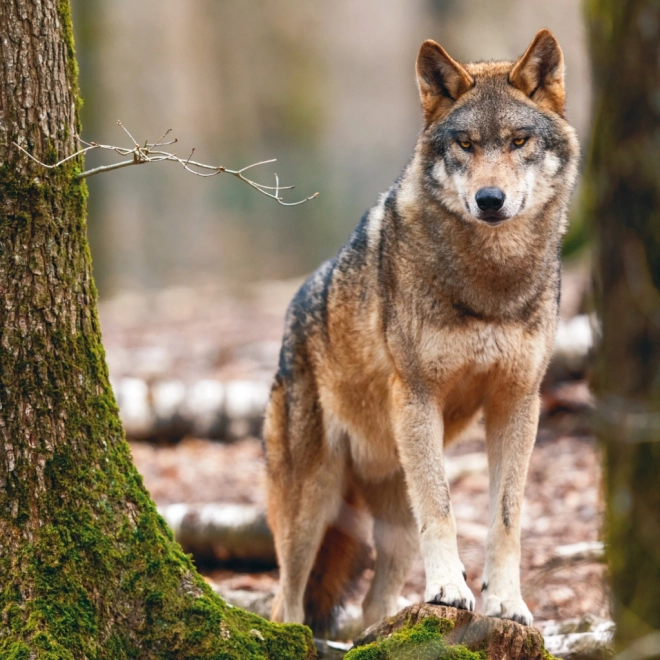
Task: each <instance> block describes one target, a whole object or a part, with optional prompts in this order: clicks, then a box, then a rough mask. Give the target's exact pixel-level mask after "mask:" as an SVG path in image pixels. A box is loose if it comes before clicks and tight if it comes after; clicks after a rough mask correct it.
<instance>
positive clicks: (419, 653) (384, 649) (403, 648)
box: [345, 617, 486, 660]
mask: <svg viewBox="0 0 660 660" xmlns="http://www.w3.org/2000/svg"><path fill="white" fill-rule="evenodd" d="M453 625H454V624H453V623H452V622H451V621H448V620H447V619H439V618H437V617H428V618H426V619H424V620H422V621H420V622H419V623H417V624H415V625H414V626H409V627H405V628H403V629H402V630H400V631H398V632H395V633H394V634H393V635H391V636H390V637H388V638H386V639H383V640H378V641H376V642H372V643H371V644H367V645H365V646H361V647H359V648H356V649H352V650H351V651H349V652H348V654H347V655H346V658H345V660H394V659H395V658H396V660H441V659H442V660H486V656H485V654H484V653H483V652H481V651H479V652H474V651H470V650H469V649H467V648H466V647H464V646H450V645H448V644H447V643H446V642H445V639H444V637H445V635H446V634H447V633H448V632H449V631H450V630H451V629H452V628H453Z"/></svg>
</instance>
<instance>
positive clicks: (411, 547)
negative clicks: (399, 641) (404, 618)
mask: <svg viewBox="0 0 660 660" xmlns="http://www.w3.org/2000/svg"><path fill="white" fill-rule="evenodd" d="M362 492H363V494H364V495H365V497H366V500H367V504H368V506H369V508H370V511H371V513H372V515H373V516H374V545H375V547H376V565H375V567H374V568H375V573H374V578H373V580H372V582H371V587H370V588H369V592H368V593H367V595H366V597H365V599H364V602H363V603H362V613H363V622H364V625H365V626H370V625H371V624H372V623H376V622H377V621H380V620H381V619H382V618H383V617H386V616H392V615H393V614H396V613H397V612H398V611H399V605H398V600H399V595H400V593H401V587H402V586H403V583H404V582H405V580H406V578H407V577H408V573H409V572H410V565H411V564H412V560H413V558H414V556H415V552H416V551H417V549H418V547H419V539H418V535H417V529H416V528H415V519H414V518H413V515H412V511H411V509H410V502H409V500H408V494H407V492H406V484H405V481H404V477H403V473H402V472H398V473H397V474H396V475H394V476H393V477H390V478H388V479H385V480H383V481H379V482H377V483H375V484H369V485H367V486H366V487H365V488H364V489H363V490H362Z"/></svg>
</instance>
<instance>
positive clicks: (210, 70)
mask: <svg viewBox="0 0 660 660" xmlns="http://www.w3.org/2000/svg"><path fill="white" fill-rule="evenodd" d="M72 5H73V9H74V18H75V20H74V27H75V29H76V30H77V43H78V45H79V53H78V55H79V60H80V64H81V87H82V91H83V96H84V97H85V105H84V106H83V108H82V118H83V126H84V137H86V138H87V139H93V140H97V141H101V142H106V143H110V144H115V143H117V142H118V141H121V140H122V139H123V137H124V136H123V133H121V131H119V130H118V129H117V127H116V125H115V121H116V120H117V119H121V120H122V121H123V122H124V124H125V125H126V126H127V127H128V128H129V129H130V130H131V132H132V133H133V134H134V135H135V137H136V138H137V139H144V138H146V137H149V136H150V137H152V138H155V137H158V135H160V134H161V133H162V131H164V130H165V129H166V128H173V129H174V134H175V135H176V136H177V137H178V138H179V139H180V141H181V142H180V145H178V148H179V149H180V152H181V153H180V155H187V153H188V151H187V150H189V149H190V148H191V147H193V146H194V147H196V148H197V150H196V152H195V155H196V157H197V158H198V159H199V160H202V161H203V162H213V163H216V162H217V163H221V164H225V165H227V166H229V167H239V166H241V165H245V164H247V163H252V162H255V161H258V160H262V159H265V158H272V157H277V158H278V163H277V164H276V165H275V166H267V167H265V168H264V169H263V170H261V171H260V173H261V175H262V176H263V178H262V179H261V180H265V179H270V177H272V172H273V171H276V172H277V173H278V174H279V176H280V179H281V180H282V181H283V182H287V183H295V184H296V186H297V192H299V193H301V196H303V197H304V196H306V195H307V194H311V193H312V192H315V191H319V192H320V193H321V194H320V196H319V198H318V199H316V200H315V201H314V202H312V203H309V204H305V205H304V206H301V207H299V208H293V209H284V208H280V207H277V205H268V204H265V205H264V204H263V200H259V199H256V198H255V197H254V195H252V194H251V191H249V190H247V189H246V190H243V189H242V188H241V186H235V185H232V184H231V183H230V182H228V181H227V180H226V179H223V178H222V177H218V178H216V179H213V180H207V181H204V180H201V179H195V180H192V181H191V180H190V177H186V176H182V172H180V171H179V169H178V168H177V167H174V166H171V165H163V166H159V167H157V168H133V169H130V170H127V171H123V172H116V173H114V174H113V175H112V177H95V178H94V179H91V180H90V181H89V187H90V191H91V193H92V195H91V199H90V221H89V224H90V242H91V247H92V253H93V255H94V267H95V275H96V276H97V280H98V282H99V286H100V289H101V295H102V296H103V295H105V294H109V293H112V292H117V291H118V290H123V289H127V288H128V289H130V288H144V287H149V288H160V287H166V286H172V285H182V284H183V285H187V286H194V285H196V284H206V283H208V282H217V281H234V282H249V281H254V280H262V279H273V278H280V279H281V278H290V277H300V276H302V275H303V274H305V273H306V272H309V271H311V270H313V269H314V268H315V267H316V266H317V265H318V264H319V263H320V262H321V261H322V260H324V259H326V258H328V257H330V256H331V255H332V254H334V253H335V251H336V250H337V248H338V247H339V246H340V245H341V244H343V243H344V241H345V240H346V238H347V236H348V234H349V233H350V231H351V230H352V229H353V228H354V227H355V226H356V225H357V222H358V220H359V218H360V217H361V216H362V214H363V212H364V211H365V209H366V208H368V207H369V206H371V205H372V204H373V203H374V202H375V200H376V199H377V196H378V195H379V194H380V193H381V192H383V191H384V190H386V189H387V187H388V186H389V185H390V183H391V182H392V181H393V180H394V179H395V178H396V177H397V176H398V175H399V173H400V171H401V169H402V168H403V166H404V164H405V163H406V161H407V159H408V158H409V157H410V154H411V150H412V148H413V145H414V143H415V140H416V137H417V133H418V131H419V129H420V127H421V112H420V108H419V101H418V95H417V90H416V88H415V76H414V64H415V58H416V56H417V51H418V49H419V46H420V44H421V43H422V41H424V39H427V38H433V39H436V40H437V41H439V42H441V43H442V44H443V45H445V46H446V47H447V48H448V49H449V52H450V53H452V56H454V57H456V58H458V59H462V60H473V59H489V58H505V59H507V58H508V59H515V58H516V57H517V56H519V55H520V54H521V53H522V52H523V50H524V49H525V47H526V46H527V44H528V43H529V40H530V39H531V38H532V36H533V35H534V34H535V33H536V31H537V30H538V29H539V28H540V27H544V26H546V27H549V28H551V29H552V30H553V31H554V32H555V34H556V35H557V36H558V38H559V40H560V42H561V44H562V47H563V49H564V53H565V56H566V62H567V85H568V115H569V118H570V120H571V121H572V123H573V124H574V125H576V126H577V128H578V131H579V133H580V134H581V136H582V137H583V138H584V137H586V133H587V126H588V108H589V77H588V60H587V53H586V44H585V33H584V24H583V21H582V20H581V16H580V6H579V3H577V2H575V0H462V1H461V2H458V1H457V0H409V1H407V2H401V0H361V1H360V2H355V1H354V0H336V1H335V2H332V3H300V2H297V1H296V0H271V1H269V2H265V1H263V0H259V1H258V2H253V3H251V4H250V5H249V7H248V6H247V5H246V4H245V3H244V2H241V1H240V0H188V1H187V2H181V0H142V1H141V2H139V3H136V2H132V1H131V0H114V1H113V2H111V3H109V2H103V1H102V0H72ZM184 152H185V153H184ZM98 159H99V155H98V154H90V156H89V158H88V160H89V163H90V166H93V165H96V164H99V160H98ZM106 162H107V161H106ZM117 191H121V193H118V192H117ZM578 227H579V223H576V224H574V228H573V229H572V230H571V231H572V233H571V235H570V236H569V241H568V245H569V246H572V247H573V248H574V247H576V246H579V245H581V241H582V238H581V237H580V235H579V232H578V233H577V234H576V236H577V239H578V240H577V241H574V240H573V238H574V233H575V231H576V230H577V229H578ZM108 253H111V254H112V257H111V258H107V256H106V254H108Z"/></svg>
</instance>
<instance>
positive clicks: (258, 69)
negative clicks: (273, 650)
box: [72, 0, 612, 657]
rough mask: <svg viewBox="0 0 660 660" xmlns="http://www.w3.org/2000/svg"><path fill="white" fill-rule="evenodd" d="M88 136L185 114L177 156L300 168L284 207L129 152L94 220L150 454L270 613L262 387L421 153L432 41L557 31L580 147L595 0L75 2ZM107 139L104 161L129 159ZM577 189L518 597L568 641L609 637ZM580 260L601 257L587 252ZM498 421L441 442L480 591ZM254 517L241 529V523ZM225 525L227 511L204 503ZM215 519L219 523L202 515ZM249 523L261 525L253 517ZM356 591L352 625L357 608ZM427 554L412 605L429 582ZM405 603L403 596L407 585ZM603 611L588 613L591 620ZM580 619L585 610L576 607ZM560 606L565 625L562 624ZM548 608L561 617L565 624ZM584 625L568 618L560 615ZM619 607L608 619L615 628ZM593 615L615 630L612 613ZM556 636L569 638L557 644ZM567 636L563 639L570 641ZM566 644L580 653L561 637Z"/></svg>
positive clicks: (185, 515) (107, 294) (140, 129)
mask: <svg viewBox="0 0 660 660" xmlns="http://www.w3.org/2000/svg"><path fill="white" fill-rule="evenodd" d="M72 6H73V8H74V17H73V19H74V30H75V31H76V40H77V52H78V60H79V64H80V73H81V87H82V95H83V97H84V106H83V116H82V121H83V137H84V138H85V139H86V140H94V141H97V142H101V143H105V144H114V145H125V146H128V147H131V146H132V145H130V144H129V141H128V138H127V136H126V135H125V133H124V132H123V131H122V130H121V128H120V127H118V126H117V125H116V121H117V119H120V120H121V121H122V122H123V124H124V125H125V126H126V127H127V128H128V129H129V130H130V131H131V133H132V134H133V135H134V136H135V138H136V139H137V140H138V141H139V142H141V143H143V142H144V141H145V139H146V138H149V140H150V141H154V140H155V139H157V138H158V137H159V136H160V135H162V133H163V132H164V131H165V130H166V129H168V128H172V129H173V133H172V134H173V135H174V136H176V137H178V138H179V143H178V144H177V145H176V146H174V147H172V149H174V150H176V152H177V154H178V155H179V156H181V157H184V158H185V157H187V156H188V154H189V153H190V150H191V148H192V147H195V148H196V151H195V159H196V160H198V161H200V162H204V163H210V164H214V165H225V166H227V167H229V168H233V169H236V168H240V167H243V166H245V165H248V164H251V163H255V162H257V161H261V160H264V159H267V158H277V159H278V162H277V163H276V164H273V165H266V166H263V167H261V168H259V169H257V170H253V171H252V176H253V177H254V178H255V179H257V180H258V181H260V182H264V183H274V179H273V172H277V173H278V175H279V177H280V181H281V182H282V183H283V184H287V183H295V184H296V190H295V191H292V192H289V193H288V194H287V193H284V195H285V197H286V198H287V199H289V200H291V201H294V200H297V199H301V198H304V197H306V196H308V195H311V194H313V193H314V192H317V191H318V192H319V193H320V195H319V197H318V198H317V199H315V200H313V201H310V202H308V203H306V204H303V205H300V206H294V207H283V206H279V205H278V204H277V203H275V202H274V201H273V200H269V199H267V198H266V197H264V196H262V195H260V194H258V193H257V192H256V191H254V190H252V189H250V188H249V187H248V186H246V185H245V184H244V183H241V182H240V181H237V180H236V179H234V178H232V177H230V176H223V175H220V176H218V177H215V178H211V179H202V178H199V177H195V176H193V175H191V174H188V173H186V172H185V171H183V170H182V169H181V167H180V166H178V165H175V164H172V163H169V164H165V163H163V164H151V165H148V166H145V167H129V168H125V169H121V170H118V171H116V172H112V173H109V174H103V175H99V176H95V177H92V178H91V179H88V183H89V190H90V197H89V214H88V229H89V237H90V242H91V248H92V256H93V263H94V271H95V277H96V281H97V285H98V287H99V290H100V298H101V304H100V320H101V326H102V329H103V343H104V346H105V350H106V356H107V360H108V365H109V369H110V377H111V381H112V384H113V387H114V391H115V395H116V397H117V401H118V404H119V408H120V412H121V416H122V421H123V424H124V428H125V429H126V432H127V435H128V438H129V441H130V443H131V451H132V453H133V458H134V460H135V463H136V465H137V467H138V469H139V471H140V473H141V474H142V476H143V478H144V480H145V484H146V486H147V488H148V489H149V491H150V493H151V495H152V497H153V499H154V500H155V502H156V503H157V504H158V506H159V507H160V509H161V512H162V513H163V515H164V516H165V518H166V520H167V521H168V524H170V526H171V527H172V528H173V530H174V533H175V536H176V538H177V540H179V541H180V542H181V544H182V545H183V547H184V548H185V549H186V551H189V552H192V553H193V555H194V556H195V559H196V560H198V561H199V566H200V568H202V569H203V572H204V575H205V577H206V579H207V580H209V582H210V583H211V584H212V585H213V588H214V589H216V590H218V591H219V592H220V593H222V594H223V596H224V597H225V598H226V599H227V600H228V602H231V603H233V604H235V605H239V606H241V607H245V608H248V609H251V610H253V611H256V612H258V613H260V614H262V615H266V616H267V615H268V611H269V607H270V603H271V602H272V598H273V595H274V592H275V589H276V584H277V572H276V570H275V557H274V549H273V545H272V538H271V537H270V534H269V532H268V529H267V527H266V523H265V518H264V490H263V487H262V480H263V470H264V462H263V454H262V447H261V443H260V441H259V436H260V434H261V424H262V420H263V411H264V406H265V403H266V400H267V397H268V392H269V389H270V385H271V382H272V378H273V374H274V372H275V369H276V365H277V360H278V352H279V347H280V341H281V336H282V326H283V317H284V312H285V309H286V306H287V304H288V302H289V300H290V299H291V297H292V296H293V294H294V293H295V290H296V288H297V286H298V285H299V283H300V281H301V280H302V278H303V277H304V275H306V274H307V273H309V272H310V271H312V270H313V269H314V268H316V267H317V266H318V265H319V264H320V263H321V262H322V261H323V260H324V259H327V258H328V257H331V256H332V255H333V254H335V253H336V251H337V249H338V248H339V246H340V245H342V244H343V243H344V242H345V240H346V238H347V236H348V235H349V233H350V232H351V231H352V229H353V228H354V227H355V226H356V225H357V223H358V221H359V219H360V217H361V216H362V214H363V213H364V211H365V210H366V209H367V208H369V207H370V206H371V205H372V204H373V203H374V202H375V201H376V199H377V197H378V195H379V194H380V193H381V192H383V191H385V190H386V189H387V188H388V187H389V185H390V184H391V182H392V181H393V180H394V179H395V178H396V177H397V176H398V174H399V173H400V171H401V169H402V168H403V166H404V165H405V163H406V162H407V160H408V158H409V157H410V155H411V152H412V149H413V147H414V144H415V141H416V137H417V134H418V131H419V130H420V128H421V120H422V115H421V109H420V104H419V97H418V92H417V88H416V81H415V59H416V56H417V52H418V49H419V46H420V44H421V43H422V42H423V40H424V39H427V38H433V39H435V40H436V41H438V42H440V43H441V44H442V45H443V46H444V47H445V48H446V49H447V50H448V52H449V53H450V54H451V55H452V56H453V57H455V58H456V59H459V60H464V61H469V60H475V59H485V58H492V59H510V60H513V59H516V58H517V57H518V56H520V55H521V54H522V53H523V52H524V50H525V49H526V47H527V45H528V44H529V42H530V41H531V40H532V38H533V37H534V35H535V34H536V32H537V30H538V29H540V28H541V27H549V28H550V29H551V30H553V32H554V33H555V34H556V36H557V37H558V39H559V42H560V43H561V46H562V48H563V50H564V55H565V60H566V81H567V88H568V89H567V94H568V118H569V120H570V121H571V123H572V124H573V125H574V126H575V127H576V128H577V130H578V133H579V137H580V140H581V143H582V146H583V149H584V151H585V152H586V151H587V149H588V145H587V141H588V136H589V131H590V104H591V99H590V65H589V57H588V48H587V34H586V32H587V31H586V26H585V21H584V19H583V16H582V14H581V3H580V2H577V0H554V1H550V0H488V1H487V0H463V1H461V2H459V0H406V1H404V0H359V2H358V1H356V0H335V2H332V3H329V2H328V3H319V2H307V3H301V2H295V1H294V0H270V2H265V1H263V0H255V1H254V2H251V3H247V2H239V1H238V0H187V1H185V2H184V0H141V2H139V3H135V2H130V1H129V0H113V2H102V1H101V0H72ZM112 156H113V155H112V154H108V153H105V152H102V153H96V152H91V153H90V154H88V157H87V167H88V168H91V167H95V166H97V165H100V164H102V163H110V162H116V160H117V159H114V160H113V158H112ZM579 200H580V194H579V191H578V193H577V194H576V195H575V198H574V204H573V212H572V217H571V229H570V232H569V236H568V237H567V240H566V241H565V246H564V247H565V255H566V257H567V259H566V262H565V268H564V274H563V285H562V299H561V314H560V323H559V330H558V334H557V341H556V346H555V355H554V356H553V361H552V364H551V367H550V370H549V373H548V376H547V378H546V381H545V383H544V386H543V391H542V395H543V396H542V418H541V427H540V430H539V435H538V438H537V447H536V449H535V451H534V453H533V456H532V465H531V468H530V476H529V482H528V489H527V494H526V500H525V507H524V509H523V556H522V578H523V584H524V585H525V586H524V590H525V591H524V597H525V598H526V600H527V603H528V605H529V606H530V608H531V609H532V611H533V612H534V615H535V617H536V621H537V623H538V624H539V625H543V626H550V625H551V623H550V622H551V621H552V620H553V619H554V620H564V623H563V624H562V626H564V627H561V626H560V627H559V628H557V627H556V626H555V628H552V627H550V628H547V629H546V628H544V630H545V632H546V635H547V636H548V635H550V636H553V637H554V638H555V639H556V640H559V638H561V637H562V636H563V635H564V634H565V633H566V634H567V633H569V632H571V631H573V629H576V630H577V629H579V630H581V631H583V632H584V631H586V630H592V629H593V630H596V632H594V634H595V635H600V634H601V633H600V632H598V630H599V628H598V627H599V626H600V627H603V626H605V630H606V632H605V633H603V635H605V637H606V638H607V639H611V625H612V624H611V623H610V622H609V621H608V620H607V619H608V617H609V616H610V614H609V603H610V601H609V590H608V587H607V583H606V579H605V564H604V555H603V544H602V513H603V501H602V496H601V486H600V483H601V470H600V461H601V456H600V453H599V450H598V446H597V442H596V440H595V438H594V435H593V432H592V429H591V426H590V415H591V411H592V409H593V403H594V402H593V397H592V395H591V394H590V392H589V388H588V386H587V381H586V376H587V363H588V354H589V350H590V348H591V346H592V342H593V337H592V318H591V316H590V311H591V309H592V304H591V301H590V293H589V291H590V287H589V283H590V268H589V263H588V261H589V258H588V256H589V255H588V251H587V250H584V249H583V248H584V247H585V233H586V232H585V231H584V226H585V224H586V223H585V222H583V221H582V219H581V212H580V208H581V207H580V201H579ZM579 255H582V256H583V257H585V258H573V257H579ZM484 447H485V444H484V432H483V426H479V425H477V426H476V427H475V428H474V429H472V430H471V431H470V432H469V433H467V434H466V438H465V441H464V442H463V443H462V444H461V445H459V446H457V447H456V448H455V449H453V448H452V449H450V450H449V453H448V456H447V470H448V474H450V476H449V481H450V483H451V490H452V502H453V505H454V510H455V512H456V518H457V525H458V537H459V544H460V547H461V557H462V559H463V561H464V563H465V565H466V570H467V574H468V584H469V585H470V587H471V588H472V589H473V590H474V592H475V593H478V591H479V588H480V586H481V581H480V575H481V568H482V566H483V561H484V550H483V548H484V541H485V538H486V534H487V529H488V528H487V516H488V513H487V509H488V504H487V502H488V477H487V465H486V459H485V452H484ZM228 518H229V519H231V520H232V521H235V520H237V519H238V520H239V521H240V527H241V530H242V532H241V535H239V536H240V542H235V539H236V538H237V536H236V534H235V529H234V527H235V522H234V523H231V524H228V523H226V521H227V519H228ZM209 521H211V522H209ZM200 525H201V527H200ZM246 530H247V531H246ZM369 575H370V573H369V571H367V572H366V573H365V576H363V577H364V579H363V581H362V583H361V586H360V589H359V592H358V593H356V595H355V597H354V599H353V600H352V601H351V602H349V605H348V606H347V608H346V616H345V619H344V622H343V623H342V624H341V628H340V631H339V633H338V635H339V638H340V639H344V640H347V639H351V638H352V636H353V634H354V633H355V632H357V628H356V627H355V626H357V625H358V624H359V620H360V619H359V607H358V603H359V600H360V598H361V596H362V595H364V593H365V591H366V588H367V585H368V580H369ZM423 590H424V572H423V566H422V564H421V560H419V559H418V560H417V563H416V564H415V566H414V567H413V569H412V571H411V574H410V576H409V579H408V581H407V582H406V585H405V587H404V589H403V592H402V594H403V597H404V600H402V602H401V603H400V604H401V606H402V607H403V606H404V605H405V604H406V603H409V602H411V601H412V602H414V601H419V600H420V599H421V598H422V593H423ZM405 599H407V600H405ZM585 617H587V619H588V620H587V619H585ZM567 621H568V623H567ZM564 624H565V625H564ZM552 625H554V624H552ZM566 626H568V627H566ZM608 626H609V627H608ZM597 629H598V630H597ZM548 639H549V637H546V643H547V644H548V648H549V649H554V650H557V649H558V648H561V646H557V645H556V644H563V642H562V641H560V640H559V641H557V642H556V644H555V645H554V646H553V645H552V644H551V643H550V642H548V641H547V640H548ZM553 652H554V651H553ZM562 657H564V656H562Z"/></svg>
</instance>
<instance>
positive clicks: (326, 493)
mask: <svg viewBox="0 0 660 660" xmlns="http://www.w3.org/2000/svg"><path fill="white" fill-rule="evenodd" d="M314 392H315V391H314V388H313V386H312V385H310V384H309V383H304V382H303V383H302V384H301V385H299V386H298V387H297V389H296V391H295V392H294V393H293V396H291V402H292V403H291V405H290V406H289V408H288V409H287V404H286V398H287V392H286V389H285V387H284V385H282V384H279V385H277V386H276V387H275V388H273V392H272V394H271V399H270V402H269V405H268V410H267V412H266V423H265V426H264V437H265V443H266V462H267V477H266V483H267V491H268V523H269V525H270V527H271V529H272V530H273V536H274V538H275V549H276V552H277V559H278V563H279V567H280V589H279V592H278V594H277V596H276V598H275V601H274V603H273V608H272V612H271V618H272V620H273V621H282V622H292V623H303V620H304V617H305V613H304V606H303V597H304V593H305V587H306V585H307V580H308V578H309V575H310V572H311V570H312V566H313V564H314V559H315V557H316V554H317V552H318V550H319V547H320V545H321V541H322V539H323V536H324V534H325V532H326V529H327V528H328V526H329V525H330V523H331V522H332V521H333V520H334V518H335V517H336V516H337V513H338V511H339V508H340V506H341V501H342V500H341V495H342V479H343V464H344V460H343V458H342V457H341V456H340V455H339V452H336V451H335V452H333V451H332V450H331V448H329V447H328V446H327V444H326V442H325V439H324V437H323V435H324V433H323V423H322V420H321V413H320V410H319V409H318V406H317V405H316V402H315V398H314Z"/></svg>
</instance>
